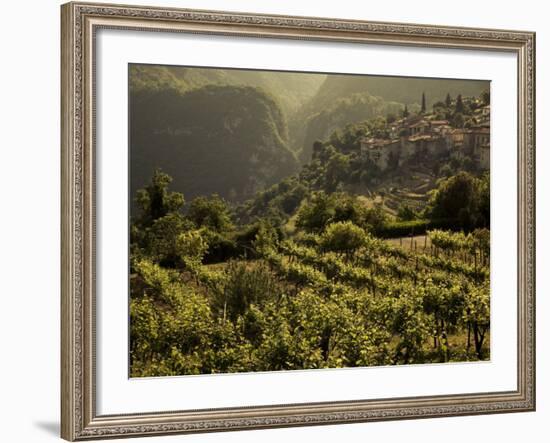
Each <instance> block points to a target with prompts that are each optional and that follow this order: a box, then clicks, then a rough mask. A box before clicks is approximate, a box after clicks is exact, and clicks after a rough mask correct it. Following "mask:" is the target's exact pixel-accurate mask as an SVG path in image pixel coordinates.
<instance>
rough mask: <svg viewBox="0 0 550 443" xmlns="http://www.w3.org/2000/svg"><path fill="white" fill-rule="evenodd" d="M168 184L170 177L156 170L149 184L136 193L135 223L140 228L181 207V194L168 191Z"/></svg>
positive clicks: (182, 202)
mask: <svg viewBox="0 0 550 443" xmlns="http://www.w3.org/2000/svg"><path fill="white" fill-rule="evenodd" d="M170 183H172V177H170V176H169V175H168V174H166V173H164V172H162V171H161V170H160V169H156V170H155V172H154V173H153V177H152V178H151V182H150V183H149V184H148V185H147V186H146V187H145V189H140V190H139V191H138V192H137V196H136V204H137V206H138V208H139V210H140V214H139V218H138V220H137V221H138V223H139V224H140V225H141V226H150V225H152V223H153V222H154V221H155V220H157V219H159V218H161V217H164V216H165V215H167V214H169V213H171V212H178V211H179V210H180V209H181V208H182V207H183V205H184V203H185V200H184V198H183V194H181V193H179V192H170V191H168V186H169V185H170Z"/></svg>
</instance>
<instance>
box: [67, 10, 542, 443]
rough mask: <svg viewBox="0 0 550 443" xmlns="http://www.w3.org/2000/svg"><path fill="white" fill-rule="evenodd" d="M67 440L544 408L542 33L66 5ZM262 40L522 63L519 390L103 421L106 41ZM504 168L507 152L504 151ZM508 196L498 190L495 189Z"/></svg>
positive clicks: (128, 414)
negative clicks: (538, 121) (107, 35)
mask: <svg viewBox="0 0 550 443" xmlns="http://www.w3.org/2000/svg"><path fill="white" fill-rule="evenodd" d="M61 18H62V20H61V22H62V37H61V49H62V51H61V52H62V58H61V75H62V97H61V102H62V115H61V122H62V127H61V135H62V137H61V140H62V146H61V152H62V157H61V158H62V165H61V166H62V168H61V170H62V176H61V190H62V193H61V200H62V209H61V210H62V212H61V219H62V226H61V238H62V255H61V263H62V276H61V281H62V285H61V286H62V294H61V321H62V324H61V349H62V355H61V436H62V437H63V438H64V439H66V440H69V441H77V440H88V439H99V438H110V437H131V436H147V435H161V434H178V433H181V434H183V433H197V432H216V431H227V430H244V429H263V428H274V427H287V426H311V425H322V424H338V423H353V422H368V421H380V420H397V419H407V418H408V419H410V418H428V417H445V416H461V415H473V414H491V413H508V412H522V411H534V410H535V34H534V33H532V32H524V31H505V30H492V29H472V28H454V27H445V26H435V25H415V24H402V23H379V22H363V21H352V20H341V19H334V20H333V19H326V18H306V17H287V16H269V15H257V14H247V13H227V12H217V11H195V10H184V9H167V8H156V7H134V6H122V5H108V4H92V3H80V2H72V3H67V4H65V5H63V6H62V8H61ZM100 29H114V30H120V31H140V32H168V33H191V34H198V35H217V36H227V37H262V38H271V39H282V40H288V41H293V40H305V41H322V42H332V43H350V42H353V43H356V44H359V45H361V44H380V45H393V46H410V47H412V48H415V47H422V48H433V49H441V48H443V49H472V50H478V51H493V52H506V53H511V54H515V55H516V56H517V81H518V82H517V91H518V94H517V115H518V121H517V127H518V134H517V158H518V169H517V185H518V189H517V192H518V202H517V207H518V212H517V226H518V232H517V263H518V266H517V283H518V284H517V338H518V340H517V389H514V390H507V391H503V392H479V393H459V394H453V395H437V396H434V395H426V396H415V397H399V398H384V399H376V398H374V399H373V398H370V399H364V400H344V399H342V401H327V402H315V403H311V402H310V403H307V402H305V403H292V404H280V405H263V406H247V407H231V408H214V407H212V408H205V409H193V410H181V411H174V410H164V411H162V410H161V411H152V412H150V413H134V412H133V411H131V410H129V411H124V413H121V414H117V415H98V413H97V407H96V405H97V389H96V388H97V384H96V380H97V378H96V377H97V371H96V333H95V332H96V322H97V320H98V319H97V315H96V250H97V248H99V247H101V246H100V245H98V244H97V239H96V225H95V215H96V192H95V188H96V185H97V180H98V179H99V178H98V177H99V175H98V174H97V171H96V165H95V153H96V147H95V146H96V137H95V136H96V127H95V124H96V123H95V119H96V87H97V77H96V69H95V68H96V65H95V57H96V33H97V32H98V30H100ZM495 161H497V162H498V153H496V154H495ZM497 192H498V191H497Z"/></svg>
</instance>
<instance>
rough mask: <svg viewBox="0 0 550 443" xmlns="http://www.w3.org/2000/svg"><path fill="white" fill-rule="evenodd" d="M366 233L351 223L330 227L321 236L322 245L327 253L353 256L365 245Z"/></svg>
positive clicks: (333, 224)
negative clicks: (332, 252)
mask: <svg viewBox="0 0 550 443" xmlns="http://www.w3.org/2000/svg"><path fill="white" fill-rule="evenodd" d="M365 236H366V232H365V230H364V229H362V228H360V227H359V226H357V225H354V224H353V223H352V222H350V221H346V222H337V223H332V224H330V225H328V227H327V228H326V230H325V232H324V233H323V235H322V236H321V245H322V247H323V249H325V250H326V251H334V252H340V253H343V254H346V255H350V254H353V253H354V252H355V251H356V250H357V249H359V248H360V247H361V246H363V245H364V244H365Z"/></svg>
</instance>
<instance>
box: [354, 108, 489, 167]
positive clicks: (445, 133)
mask: <svg viewBox="0 0 550 443" xmlns="http://www.w3.org/2000/svg"><path fill="white" fill-rule="evenodd" d="M463 102H466V103H467V104H474V105H478V106H477V107H476V109H475V111H474V112H473V115H472V119H471V122H472V123H473V124H472V123H470V125H468V126H469V127H454V126H453V125H452V124H451V122H450V121H449V120H439V119H437V116H436V114H435V113H433V114H423V113H421V114H418V115H414V116H405V117H403V118H401V119H399V120H396V121H393V122H391V123H388V126H387V137H384V138H367V137H364V138H363V139H361V155H362V156H364V157H365V158H366V159H368V160H371V161H372V162H374V163H375V164H376V165H377V166H378V167H379V168H380V170H382V171H385V170H386V169H388V168H389V167H392V166H402V165H404V164H406V163H407V162H410V161H412V160H414V159H417V158H420V157H422V156H424V155H425V154H428V155H431V156H434V157H438V156H443V155H450V154H452V153H453V152H458V153H461V154H463V155H465V156H468V157H469V158H471V159H472V160H473V162H474V164H475V165H476V166H477V168H478V169H480V170H482V171H483V170H488V169H489V165H490V131H489V125H490V119H491V108H490V105H488V104H487V105H479V99H475V98H468V99H467V100H466V99H465V100H464V101H463Z"/></svg>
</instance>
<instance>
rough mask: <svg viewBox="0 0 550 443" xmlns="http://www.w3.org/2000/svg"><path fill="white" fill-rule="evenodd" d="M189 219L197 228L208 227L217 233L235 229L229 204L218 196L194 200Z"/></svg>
mask: <svg viewBox="0 0 550 443" xmlns="http://www.w3.org/2000/svg"><path fill="white" fill-rule="evenodd" d="M187 217H188V218H189V219H190V220H191V221H192V222H193V223H195V225H196V226H197V227H207V228H209V229H212V230H213V231H216V232H223V231H227V230H230V229H232V228H233V223H232V221H231V216H230V214H229V209H228V207H227V204H226V202H225V200H223V199H222V198H221V197H220V196H219V195H217V194H213V195H212V196H210V197H202V196H201V197H196V198H194V199H193V200H192V201H191V203H190V205H189V209H188V211H187Z"/></svg>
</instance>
